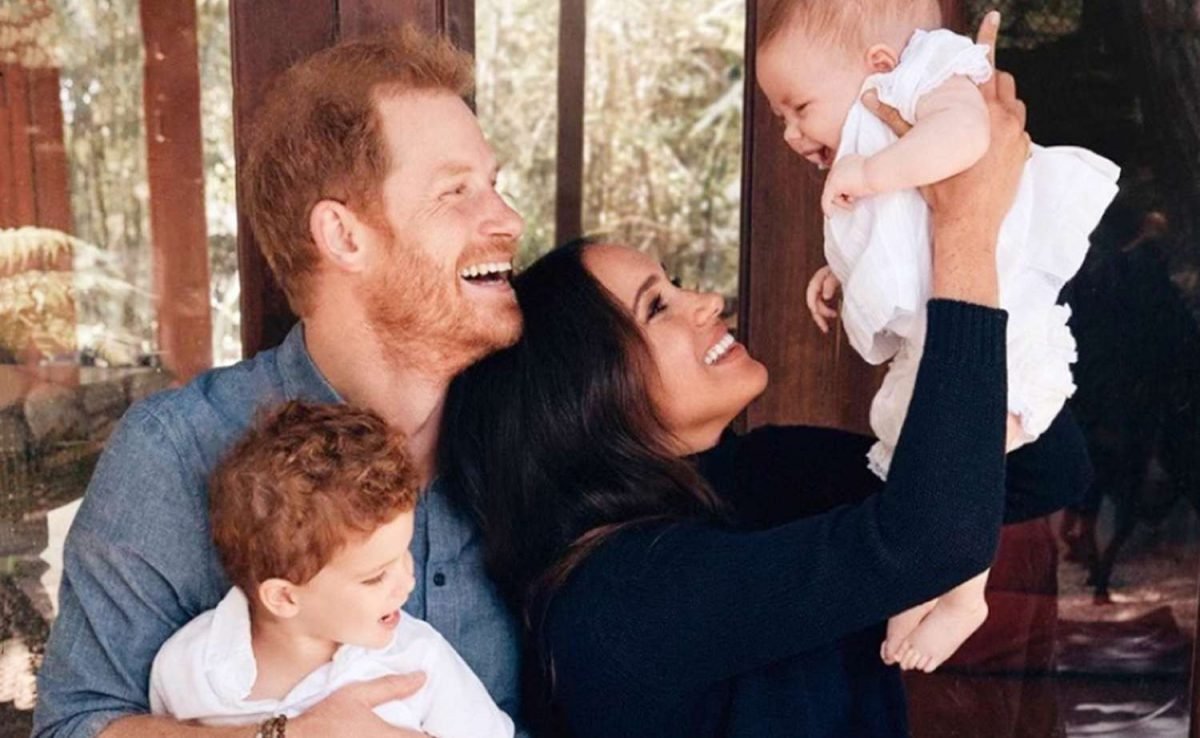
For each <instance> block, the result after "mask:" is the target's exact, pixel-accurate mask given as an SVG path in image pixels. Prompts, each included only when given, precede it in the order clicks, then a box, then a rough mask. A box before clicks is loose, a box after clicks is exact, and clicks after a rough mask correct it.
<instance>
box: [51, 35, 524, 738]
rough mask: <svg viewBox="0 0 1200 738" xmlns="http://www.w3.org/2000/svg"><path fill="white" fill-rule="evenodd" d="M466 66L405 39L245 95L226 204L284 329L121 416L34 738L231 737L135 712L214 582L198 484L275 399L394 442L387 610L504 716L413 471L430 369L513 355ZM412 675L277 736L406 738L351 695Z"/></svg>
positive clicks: (501, 220) (71, 548)
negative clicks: (462, 670) (341, 408)
mask: <svg viewBox="0 0 1200 738" xmlns="http://www.w3.org/2000/svg"><path fill="white" fill-rule="evenodd" d="M472 67H473V64H472V60H471V58H470V57H469V56H468V55H466V54H464V53H462V52H461V51H458V50H456V49H454V48H453V47H452V46H451V45H450V44H449V42H447V41H445V40H442V39H433V38H429V37H426V36H422V35H420V34H418V33H416V32H414V31H407V32H405V33H402V34H398V35H396V36H392V37H388V38H380V39H373V40H367V41H359V42H352V43H346V44H342V45H339V46H336V47H333V48H331V49H328V50H326V51H324V52H321V53H320V54H317V55H316V56H313V57H311V58H309V59H308V60H305V61H304V62H302V63H300V64H299V65H297V66H295V67H293V68H292V69H290V70H289V71H288V72H287V73H285V75H284V76H283V78H282V79H281V81H280V82H279V84H277V85H276V87H275V88H274V90H273V92H272V94H271V96H270V97H269V99H268V100H267V101H265V102H264V107H263V110H262V111H261V113H260V117H259V119H258V122H257V125H256V127H255V129H254V130H253V131H252V132H251V140H250V144H249V147H248V149H247V151H248V158H247V162H246V165H245V167H244V168H243V172H242V175H243V186H244V188H245V190H244V191H245V195H246V196H245V198H244V202H245V206H246V210H247V214H248V216H249V218H250V221H251V224H252V226H253V228H254V232H255V235H256V236H257V237H258V241H259V243H260V244H261V245H262V249H263V252H264V255H265V256H266V258H267V261H268V263H269V264H270V266H271V269H272V271H273V272H274V274H275V276H276V278H277V279H278V281H279V283H280V285H281V286H282V287H283V290H284V292H285V293H286V294H287V297H288V301H289V303H290V304H291V306H292V309H293V310H294V311H295V312H296V314H297V315H299V316H300V322H299V323H298V324H297V325H296V327H295V328H294V329H293V330H292V331H291V333H290V334H289V335H288V336H287V338H286V339H285V340H284V342H283V344H282V345H281V346H279V347H278V348H276V349H273V350H270V351H265V352H263V353H261V354H259V355H258V356H256V357H254V358H253V359H249V360H247V361H243V362H241V363H240V364H237V365H236V366H232V367H229V368H226V369H217V370H215V371H212V372H209V373H207V374H204V375H202V376H200V377H198V378H197V379H196V380H194V381H192V382H191V383H189V384H188V385H187V386H185V387H183V388H180V389H178V390H173V391H170V392H165V393H162V394H159V395H156V396H154V397H151V398H149V399H148V400H146V401H144V402H142V403H140V404H138V405H136V406H135V407H133V408H131V409H130V411H129V412H128V414H127V415H126V417H125V418H124V420H123V421H122V423H121V426H120V428H119V429H118V430H117V432H116V433H115V434H114V436H113V438H112V439H111V441H110V442H109V446H108V448H107V449H106V450H105V453H104V455H103V457H102V458H101V460H100V463H99V465H98V466H97V468H96V472H95V475H94V477H93V478H92V481H91V483H90V485H89V487H88V491H87V494H86V495H85V497H84V501H83V505H82V507H81V509H80V511H79V514H78V516H77V518H76V520H75V523H74V525H73V527H72V529H71V532H70V534H69V536H68V538H67V543H66V552H65V571H64V574H63V581H62V590H61V593H60V603H61V612H60V614H59V617H58V620H57V622H56V623H55V625H54V629H53V632H52V634H51V638H50V643H49V646H48V651H47V655H46V660H45V663H44V665H43V667H42V670H41V673H40V675H39V684H38V687H39V694H40V701H39V704H38V707H37V711H36V716H35V727H34V735H36V736H55V737H56V738H63V737H66V736H71V737H72V738H74V737H77V736H94V735H98V734H100V733H103V735H104V736H106V738H120V737H128V736H167V737H170V736H223V735H228V736H243V737H244V738H249V736H250V735H251V733H250V732H249V731H248V730H247V728H245V727H242V728H213V727H198V726H193V725H185V724H182V723H175V722H172V721H170V720H165V719H162V718H157V717H150V716H148V715H146V714H145V713H147V712H148V711H149V705H148V696H147V690H148V680H149V674H150V666H151V663H152V661H153V659H154V655H155V653H156V652H157V650H158V648H159V646H161V645H162V643H163V642H164V641H165V640H166V639H167V638H168V637H169V636H170V635H171V634H172V633H174V632H175V631H176V630H178V629H179V628H180V627H182V626H183V625H184V624H186V623H187V622H188V621H189V620H191V619H192V618H193V617H194V616H196V615H198V614H199V613H201V612H203V611H205V610H208V609H211V608H212V607H214V606H215V605H216V604H217V603H218V602H219V601H220V599H221V597H222V596H223V594H224V593H225V592H226V591H227V590H228V588H229V582H228V580H227V579H226V577H225V574H224V572H223V571H222V569H221V566H220V564H219V561H218V559H217V555H216V552H215V550H214V547H213V545H212V541H211V533H210V528H209V520H208V492H207V482H208V478H209V475H210V474H211V472H212V470H213V469H214V467H215V466H216V464H217V462H218V460H219V459H220V458H221V456H222V454H223V453H224V452H225V451H226V450H227V449H228V448H229V447H230V446H231V445H232V444H233V442H234V441H236V440H237V439H238V438H239V437H240V436H241V435H242V434H243V433H244V431H245V430H246V429H247V428H248V427H249V425H250V424H251V422H252V420H253V419H254V417H255V416H256V414H257V413H259V412H260V411H262V410H264V409H266V408H269V407H272V406H275V405H277V404H280V403H282V402H285V401H288V400H294V399H304V400H309V401H317V402H349V403H353V404H356V405H361V406H365V407H369V408H371V409H373V410H375V411H376V412H378V413H379V414H380V415H382V416H383V417H384V418H385V419H386V420H387V421H388V423H389V424H391V425H392V426H393V427H395V428H397V429H399V430H401V431H403V432H404V433H405V434H406V435H407V436H408V439H409V450H410V453H411V454H412V456H413V459H414V461H415V462H416V463H417V465H418V466H419V468H420V470H421V473H422V477H423V482H424V484H425V485H426V489H425V492H424V494H423V496H422V499H421V502H420V505H419V506H418V508H417V513H416V519H415V531H414V536H413V544H412V553H413V557H414V563H415V571H414V574H415V577H416V585H415V588H414V590H413V593H412V595H411V597H410V598H409V600H408V603H407V604H406V605H405V610H406V611H408V612H410V613H412V614H413V615H415V616H417V617H420V618H422V619H424V620H426V621H427V622H429V623H430V624H431V625H433V626H434V627H435V628H436V629H437V630H439V631H440V632H441V633H442V635H444V636H445V637H446V638H447V640H449V641H450V643H451V644H452V645H453V646H454V647H455V649H457V650H458V651H459V653H460V654H461V655H462V656H463V658H464V659H465V660H466V661H467V662H468V663H469V664H470V666H471V667H472V668H473V669H474V671H475V672H476V673H477V674H478V675H479V677H480V679H481V680H482V681H483V683H484V684H485V685H486V686H487V688H488V690H489V691H490V692H491V695H492V697H493V699H495V701H496V702H497V703H498V704H499V705H500V706H501V708H503V709H504V710H505V711H506V712H508V713H509V714H510V715H513V717H514V718H515V717H517V716H516V715H515V712H516V708H517V704H518V694H517V682H518V645H517V637H516V628H515V625H514V623H513V621H512V619H511V617H510V615H509V614H508V612H507V611H506V609H505V608H504V606H503V604H502V603H501V601H500V599H499V598H498V596H497V594H496V591H495V589H494V588H493V586H492V584H491V582H490V581H488V579H487V577H486V575H485V573H484V570H483V563H482V560H481V557H480V545H479V540H478V536H477V533H476V531H475V530H474V528H473V527H472V526H471V525H470V524H469V523H468V522H467V521H466V519H465V518H463V517H462V516H460V515H459V514H458V513H457V512H456V511H455V510H454V509H452V507H451V506H450V504H449V502H448V501H447V499H446V496H445V494H444V492H443V490H442V489H440V487H439V484H438V482H437V481H436V479H435V478H434V476H435V475H434V470H433V458H434V448H435V446H436V443H437V433H438V426H439V423H440V419H441V418H440V416H441V407H442V402H443V399H444V396H445V392H446V388H447V386H448V384H449V382H450V380H451V379H452V378H453V377H454V375H455V374H457V373H458V372H459V371H461V370H462V369H463V368H465V367H466V366H468V365H469V364H471V363H473V362H474V361H475V360H477V359H479V358H480V357H482V356H483V355H485V354H487V353H489V352H491V351H493V350H496V349H498V348H501V347H504V346H507V345H510V344H511V343H513V342H514V341H515V340H516V339H517V337H518V336H519V334H520V329H521V317H520V312H519V310H518V308H517V305H516V301H515V299H514V297H513V294H512V290H511V289H510V288H509V286H508V276H509V274H510V272H511V269H512V258H513V255H514V253H515V251H516V246H517V241H518V239H519V237H520V235H521V230H522V227H523V224H522V221H521V218H520V216H518V215H517V214H516V213H515V212H514V211H513V210H512V209H511V208H510V207H509V206H508V205H507V204H506V203H505V202H504V200H503V199H502V198H501V197H500V195H499V194H497V192H496V190H495V181H496V171H497V164H496V161H495V157H494V156H493V154H492V151H491V149H490V148H489V147H488V145H487V142H486V141H485V140H484V138H483V135H482V133H481V131H480V129H479V125H478V123H477V121H476V119H475V117H474V115H473V114H472V113H471V111H470V109H469V108H468V107H467V106H466V104H465V103H464V102H463V96H464V95H466V94H467V93H468V92H469V91H470V89H471V86H472ZM420 682H421V678H420V677H419V676H414V677H407V678H405V677H386V678H383V679H380V680H376V681H374V682H364V683H362V684H358V685H352V686H350V687H347V688H345V689H343V690H342V691H340V692H337V693H335V694H334V695H333V696H331V697H329V698H327V699H326V700H325V701H324V702H321V703H319V704H318V705H316V706H315V707H313V708H312V709H310V710H309V711H308V712H307V713H306V714H305V715H303V716H302V717H300V718H298V719H296V720H294V721H292V722H290V723H288V725H287V734H288V735H289V736H291V737H292V738H297V737H299V738H303V737H304V736H330V735H364V736H365V735H371V736H396V737H399V736H414V735H418V734H415V733H411V732H407V731H403V730H399V729H396V728H392V727H390V726H388V725H386V724H385V723H383V722H382V721H381V720H379V719H378V718H377V717H376V716H375V715H374V714H373V713H372V712H371V709H370V708H371V706H372V705H375V704H379V703H381V702H386V701H389V700H392V699H397V698H402V697H404V696H406V695H408V694H411V693H412V692H413V691H415V690H416V689H417V688H419V686H420Z"/></svg>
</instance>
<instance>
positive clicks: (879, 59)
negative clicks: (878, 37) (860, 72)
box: [867, 44, 900, 73]
mask: <svg viewBox="0 0 1200 738" xmlns="http://www.w3.org/2000/svg"><path fill="white" fill-rule="evenodd" d="M899 63H900V57H899V56H898V55H897V54H896V51H895V49H893V48H892V47H891V46H888V45H887V44H875V45H874V46H872V47H871V48H869V49H867V66H868V67H870V69H871V71H872V72H876V73H880V72H890V71H892V70H893V69H895V68H896V65H897V64H899Z"/></svg>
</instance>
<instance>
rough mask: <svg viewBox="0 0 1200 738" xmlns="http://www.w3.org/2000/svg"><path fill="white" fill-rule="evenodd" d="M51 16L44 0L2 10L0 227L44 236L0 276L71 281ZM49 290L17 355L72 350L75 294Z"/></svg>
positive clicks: (29, 359) (53, 355) (33, 358)
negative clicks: (32, 337)
mask: <svg viewBox="0 0 1200 738" xmlns="http://www.w3.org/2000/svg"><path fill="white" fill-rule="evenodd" d="M53 23H54V11H53V9H52V8H51V7H50V5H49V3H48V2H46V0H30V2H28V3H26V4H25V5H24V7H23V8H22V9H20V10H17V11H14V12H10V13H8V14H7V15H6V16H5V17H4V18H0V39H2V41H0V228H22V227H28V226H38V227H40V228H42V229H46V230H38V231H36V233H37V234H38V235H34V229H29V230H26V231H24V232H23V233H24V235H23V236H21V238H20V239H19V240H26V239H28V240H30V241H36V242H41V241H42V240H43V237H44V242H45V249H44V250H38V249H35V250H34V252H33V253H26V254H24V255H23V256H22V257H20V258H18V259H15V260H14V259H12V258H11V257H13V256H14V255H13V254H9V255H8V256H9V257H10V258H9V261H8V264H7V266H4V265H0V281H2V280H4V279H5V278H6V277H12V276H14V275H16V274H20V273H25V274H26V275H27V276H33V278H34V279H44V280H46V282H45V284H46V285H58V286H62V285H69V284H70V282H71V274H70V273H71V270H72V268H73V263H74V262H73V259H72V249H71V248H70V246H64V245H63V242H62V240H60V238H61V239H65V235H64V234H69V233H70V232H71V230H72V222H71V192H70V184H69V182H68V176H67V154H66V147H65V146H64V144H63V117H62V104H61V102H60V100H59V78H58V69H57V60H56V58H55V54H54V50H53V49H52V48H47V47H46V46H45V43H44V42H45V41H46V40H48V39H49V38H50V37H51V35H52V34H50V33H48V32H47V31H48V29H50V28H52V27H53ZM3 250H4V249H3V247H0V251H3ZM3 256H4V255H3V254H0V257H3ZM52 292H53V293H54V294H55V295H56V299H55V300H54V301H47V302H46V303H45V304H44V305H43V307H42V309H40V310H39V311H38V312H39V313H40V314H36V315H34V316H32V318H33V323H34V325H35V327H36V332H37V333H39V334H41V338H40V339H38V340H31V341H30V342H29V343H28V344H27V345H23V346H9V347H7V350H9V351H12V352H13V353H14V354H15V356H16V358H17V360H18V361H20V362H22V363H31V364H34V363H40V362H42V361H44V360H46V359H50V360H61V359H64V358H68V357H72V356H73V354H74V351H75V349H76V346H75V340H74V326H75V303H74V300H73V298H71V297H70V296H69V293H68V294H67V295H66V296H64V294H63V293H62V292H61V291H58V290H52ZM26 317H29V316H26ZM49 336H53V337H54V339H53V340H50V339H49Z"/></svg>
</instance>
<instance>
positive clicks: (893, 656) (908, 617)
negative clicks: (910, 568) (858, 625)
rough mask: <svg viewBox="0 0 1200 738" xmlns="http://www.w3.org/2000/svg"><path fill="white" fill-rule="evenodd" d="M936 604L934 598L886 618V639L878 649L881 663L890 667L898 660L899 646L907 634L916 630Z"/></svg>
mask: <svg viewBox="0 0 1200 738" xmlns="http://www.w3.org/2000/svg"><path fill="white" fill-rule="evenodd" d="M936 604H937V598H934V599H932V600H930V601H929V602H923V603H921V604H920V605H917V606H916V607H910V608H908V609H907V610H905V611H904V612H902V613H900V614H899V615H893V616H891V617H890V618H888V624H887V639H886V640H884V642H883V646H881V647H880V649H879V656H880V658H882V659H883V663H885V664H887V665H889V666H890V665H892V664H894V663H896V662H897V661H898V660H899V657H900V647H901V645H903V644H904V642H905V640H906V639H907V638H908V636H909V634H911V633H912V632H913V631H914V630H916V629H917V626H918V625H919V624H920V623H921V621H922V620H924V619H925V616H926V615H928V614H929V611H930V610H932V609H933V608H934V605H936Z"/></svg>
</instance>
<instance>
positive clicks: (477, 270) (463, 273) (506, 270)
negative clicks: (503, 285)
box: [458, 261, 512, 279]
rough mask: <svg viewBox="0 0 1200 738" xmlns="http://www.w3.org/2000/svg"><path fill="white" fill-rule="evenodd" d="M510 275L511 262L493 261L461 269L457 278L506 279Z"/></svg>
mask: <svg viewBox="0 0 1200 738" xmlns="http://www.w3.org/2000/svg"><path fill="white" fill-rule="evenodd" d="M511 274H512V262H511V261H493V262H488V263H486V264H473V265H471V266H469V267H463V268H462V269H461V270H460V271H459V272H458V276H460V277H462V278H463V279H487V278H493V277H504V278H507V277H508V276H509V275H511Z"/></svg>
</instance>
